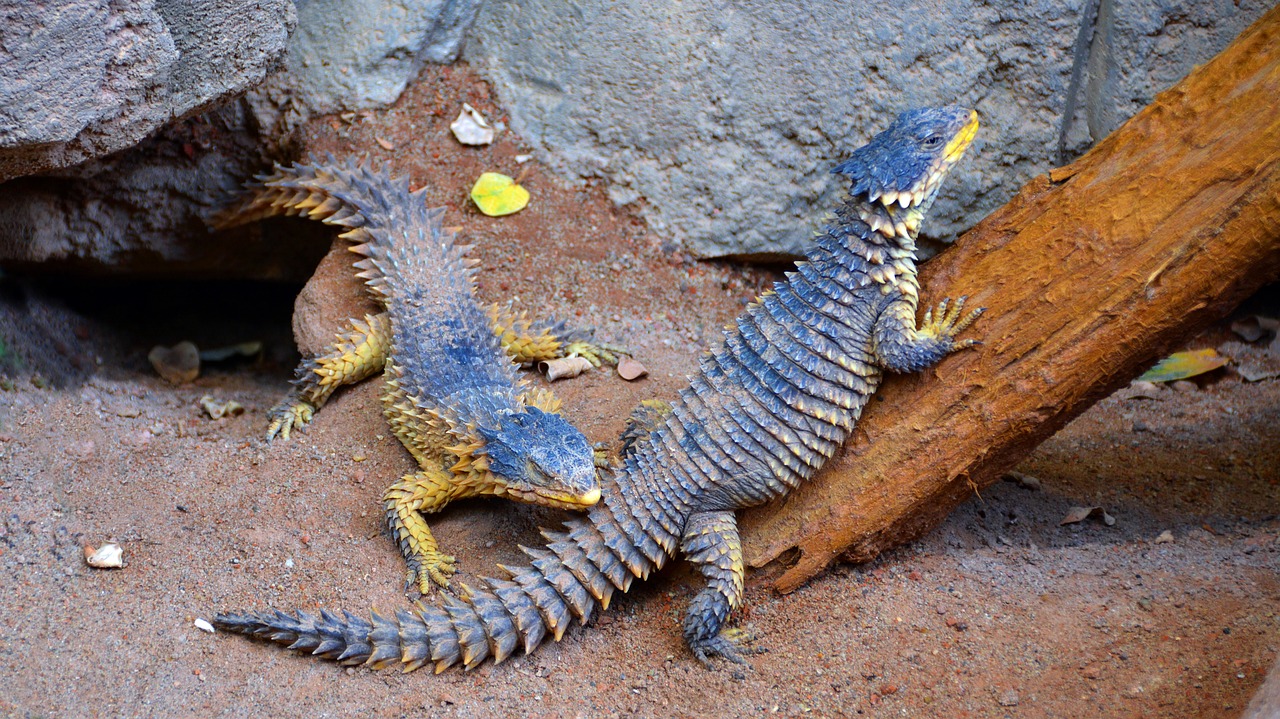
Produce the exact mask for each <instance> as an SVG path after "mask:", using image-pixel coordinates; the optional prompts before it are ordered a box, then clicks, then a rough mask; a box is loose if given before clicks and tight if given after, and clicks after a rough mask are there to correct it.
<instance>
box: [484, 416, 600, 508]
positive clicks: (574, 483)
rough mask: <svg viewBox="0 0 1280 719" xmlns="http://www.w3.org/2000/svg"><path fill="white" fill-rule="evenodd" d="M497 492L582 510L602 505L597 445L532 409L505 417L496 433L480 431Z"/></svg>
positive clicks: (560, 420) (558, 418) (569, 426)
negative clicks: (594, 452)
mask: <svg viewBox="0 0 1280 719" xmlns="http://www.w3.org/2000/svg"><path fill="white" fill-rule="evenodd" d="M476 431H477V432H478V433H479V434H480V436H481V437H482V438H483V439H484V442H485V444H484V447H483V448H482V449H480V450H478V452H479V453H483V454H484V455H485V456H487V458H488V464H489V472H490V473H491V474H492V475H493V479H494V482H495V483H496V484H497V485H498V486H497V487H496V488H495V489H496V493H498V494H503V495H507V496H510V497H511V498H512V499H516V500H519V501H522V502H528V503H530V504H541V505H544V506H549V507H559V508H561V509H582V508H584V507H590V506H591V505H593V504H595V503H596V502H598V501H600V482H599V479H598V478H597V476H596V467H595V457H594V454H593V452H592V449H591V444H590V443H589V442H587V438H586V437H585V436H584V435H583V434H582V432H580V431H578V428H577V427H574V426H573V425H572V424H569V421H568V420H566V419H565V418H564V417H561V416H560V415H558V414H553V413H551V412H544V411H542V410H540V409H538V408H537V407H533V406H529V407H526V408H525V409H524V410H523V411H519V412H512V413H510V414H506V415H504V416H503V417H502V421H501V423H500V424H499V426H498V427H497V428H496V429H490V428H486V427H477V428H476Z"/></svg>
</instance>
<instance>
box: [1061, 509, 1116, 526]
mask: <svg viewBox="0 0 1280 719" xmlns="http://www.w3.org/2000/svg"><path fill="white" fill-rule="evenodd" d="M1090 517H1096V518H1097V519H1101V520H1102V523H1103V524H1105V525H1107V526H1108V527H1110V526H1112V525H1114V524H1115V523H1116V518H1115V517H1113V516H1111V515H1110V514H1107V513H1106V511H1105V510H1103V509H1102V507H1072V508H1071V509H1069V510H1067V516H1065V517H1063V518H1062V521H1061V522H1058V526H1059V527H1061V526H1062V525H1064V524H1076V523H1077V522H1083V521H1084V520H1086V519H1088V518H1090Z"/></svg>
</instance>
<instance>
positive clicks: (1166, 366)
mask: <svg viewBox="0 0 1280 719" xmlns="http://www.w3.org/2000/svg"><path fill="white" fill-rule="evenodd" d="M1226 363H1227V358H1226V357H1223V356H1222V355H1220V354H1218V352H1217V350H1213V349H1204V350H1195V351H1194V352H1175V353H1173V354H1171V355H1169V356H1168V357H1166V358H1165V359H1162V360H1160V361H1159V362H1157V363H1156V366H1155V367H1152V368H1151V369H1149V370H1147V371H1146V374H1144V375H1142V376H1141V377H1139V378H1138V379H1139V380H1140V381H1143V382H1172V381H1174V380H1179V379H1186V378H1188V377H1195V376H1196V375H1198V374H1204V373H1205V372H1211V371H1213V370H1215V369H1218V368H1219V367H1221V366H1222V365H1224V364H1226Z"/></svg>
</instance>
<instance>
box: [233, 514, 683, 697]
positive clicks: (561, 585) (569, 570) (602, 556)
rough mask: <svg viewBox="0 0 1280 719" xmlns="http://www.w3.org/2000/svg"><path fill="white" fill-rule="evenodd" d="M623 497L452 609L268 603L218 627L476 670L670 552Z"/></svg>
mask: <svg viewBox="0 0 1280 719" xmlns="http://www.w3.org/2000/svg"><path fill="white" fill-rule="evenodd" d="M611 500H612V501H611ZM617 500H618V495H617V494H612V496H610V497H606V499H605V500H604V501H602V502H601V504H599V505H596V507H594V508H593V509H592V510H591V513H590V515H589V518H575V519H573V520H571V521H569V522H566V523H565V528H564V531H562V532H551V531H545V530H544V532H543V536H545V537H546V539H547V544H546V547H545V548H541V549H530V548H527V547H522V549H523V550H524V552H525V553H526V554H528V555H529V556H530V557H531V558H532V560H533V561H532V562H531V563H530V564H531V566H526V567H518V568H508V567H503V570H505V571H506V572H507V573H508V575H509V578H508V579H486V580H484V582H485V584H486V585H487V586H485V587H483V588H481V589H476V590H471V589H467V592H466V596H465V597H464V598H463V599H457V598H454V597H452V596H446V597H445V602H444V606H443V607H437V606H432V605H423V604H417V605H416V606H415V608H414V609H413V610H407V609H402V610H398V611H397V612H396V614H395V617H384V616H381V615H379V614H378V613H377V612H373V613H372V618H371V621H366V620H365V619H363V618H361V617H357V616H354V615H352V614H350V613H348V612H343V613H342V616H341V617H338V616H336V615H334V614H332V613H330V612H327V611H321V612H320V614H319V616H316V615H312V614H309V613H307V612H302V611H298V612H295V613H293V614H287V613H285V612H281V611H278V610H266V611H258V612H248V613H245V614H219V615H218V616H217V617H216V618H215V619H214V624H215V625H216V626H217V627H218V628H220V629H224V630H227V631H233V632H238V633H241V634H247V635H250V636H254V637H258V638H261V639H267V640H270V641H273V642H276V643H279V644H284V645H287V646H288V648H289V649H294V650H299V651H306V652H309V653H311V654H313V655H316V656H321V657H324V658H326V659H332V660H334V661H338V662H341V663H343V664H347V665H356V664H366V665H368V666H370V667H372V668H374V669H381V668H384V667H389V666H393V665H395V664H397V663H398V664H401V665H402V667H403V669H404V671H406V672H409V671H413V670H415V669H417V668H419V667H421V666H423V665H425V664H427V663H432V664H434V665H435V670H436V671H437V672H440V671H443V670H444V669H446V668H448V667H450V666H452V665H454V664H457V663H459V662H460V663H462V664H463V665H464V666H465V667H466V668H468V669H470V668H472V667H475V666H478V665H479V664H480V663H482V662H483V661H484V660H485V659H488V658H492V659H493V660H494V661H495V662H501V661H503V660H504V659H506V658H507V657H509V656H511V655H512V654H513V653H514V652H515V650H516V649H517V648H518V647H523V648H524V651H525V652H526V653H528V652H532V651H533V650H534V649H535V648H537V646H538V645H539V644H541V643H542V641H543V640H544V639H545V638H546V637H548V636H550V637H552V638H553V639H555V640H556V641H560V638H561V637H562V636H563V635H564V632H565V630H566V629H568V627H569V624H570V623H571V622H572V620H573V619H574V618H577V619H578V620H579V621H580V622H581V623H584V624H585V623H586V622H588V621H590V620H591V618H592V616H593V615H594V614H595V611H596V609H597V608H598V607H599V608H608V606H609V601H610V599H611V598H612V597H613V594H614V592H626V591H627V590H628V589H630V587H631V582H632V581H633V580H634V579H636V578H640V579H645V578H647V577H648V576H649V574H650V573H651V572H653V571H656V570H657V569H660V568H661V567H662V566H663V565H664V564H665V563H666V561H667V560H668V559H669V558H670V556H671V553H670V551H669V550H668V549H665V548H659V547H658V546H657V544H656V543H655V542H654V540H653V539H652V538H651V537H649V536H648V535H647V534H645V532H644V531H643V530H642V529H641V528H640V525H639V523H638V522H636V521H635V520H634V519H631V518H630V517H629V515H627V514H625V511H626V510H625V506H624V505H623V504H622V503H621V502H620V501H617ZM615 504H616V505H617V509H616V510H613V511H611V510H610V508H609V506H608V505H615ZM619 515H620V516H621V519H619ZM464 589H465V588H464Z"/></svg>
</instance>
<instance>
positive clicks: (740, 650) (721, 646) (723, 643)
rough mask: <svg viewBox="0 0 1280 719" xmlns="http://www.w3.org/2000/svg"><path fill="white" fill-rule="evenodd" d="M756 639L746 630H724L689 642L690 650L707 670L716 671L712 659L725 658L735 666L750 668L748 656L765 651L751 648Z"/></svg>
mask: <svg viewBox="0 0 1280 719" xmlns="http://www.w3.org/2000/svg"><path fill="white" fill-rule="evenodd" d="M755 640H756V637H755V635H754V634H752V633H751V632H749V631H747V630H745V629H724V630H721V632H720V633H719V634H715V635H712V636H710V637H706V638H703V639H695V640H693V641H690V642H689V649H691V650H692V651H693V655H694V656H696V657H697V658H698V661H700V662H702V665H703V666H704V667H706V668H707V669H714V668H715V667H714V666H713V665H712V663H711V657H716V656H718V657H723V658H725V659H727V660H729V661H731V662H733V663H734V664H742V665H744V666H746V667H748V668H750V667H751V663H750V662H748V661H747V659H746V656H747V655H751V654H763V653H764V652H765V650H764V649H761V648H760V647H753V646H750V644H751V643H752V642H754V641H755Z"/></svg>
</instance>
